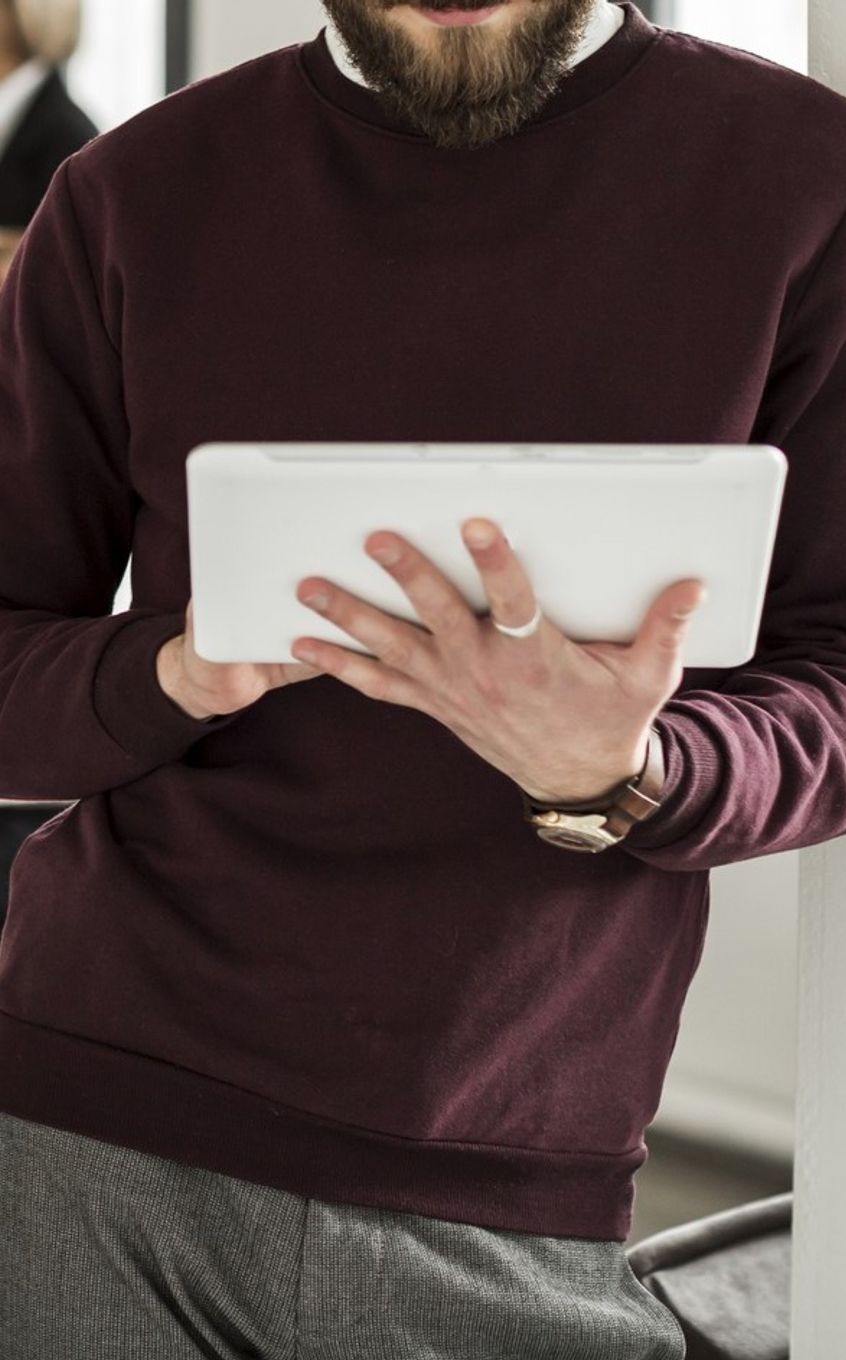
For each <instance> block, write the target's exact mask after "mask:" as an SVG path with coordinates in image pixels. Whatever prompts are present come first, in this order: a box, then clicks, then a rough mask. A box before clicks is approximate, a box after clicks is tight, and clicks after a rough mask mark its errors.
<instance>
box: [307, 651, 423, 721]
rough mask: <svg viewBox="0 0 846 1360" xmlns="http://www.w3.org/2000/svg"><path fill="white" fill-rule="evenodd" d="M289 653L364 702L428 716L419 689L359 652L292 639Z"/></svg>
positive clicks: (406, 678) (411, 682) (404, 677)
mask: <svg viewBox="0 0 846 1360" xmlns="http://www.w3.org/2000/svg"><path fill="white" fill-rule="evenodd" d="M291 651H292V653H293V655H294V656H295V657H296V658H297V660H298V661H304V662H306V663H307V664H309V665H314V666H318V667H319V668H320V671H321V672H322V674H324V675H331V676H333V677H334V678H335V679H336V680H340V681H341V682H342V683H343V684H345V685H349V686H350V688H351V689H356V690H358V692H359V694H363V695H364V696H365V698H367V699H379V700H381V701H382V702H383V703H389V704H399V705H401V706H402V707H404V708H416V709H418V710H419V711H420V712H421V713H428V709H427V708H426V706H425V702H424V697H423V691H422V690H421V688H420V687H419V686H418V685H416V684H414V682H413V681H411V680H409V679H408V677H407V676H404V675H400V674H399V673H398V672H397V671H393V670H391V669H390V667H388V666H384V665H382V663H381V662H380V661H372V660H370V658H369V657H364V656H361V654H360V653H359V652H350V651H347V649H346V648H345V647H336V646H335V645H334V643H331V642H322V641H318V639H316V638H296V639H295V641H294V643H293V645H292V647H291Z"/></svg>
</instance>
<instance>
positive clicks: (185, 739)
mask: <svg viewBox="0 0 846 1360" xmlns="http://www.w3.org/2000/svg"><path fill="white" fill-rule="evenodd" d="M184 631H185V615H184V614H156V615H153V616H149V615H147V616H145V615H142V616H140V617H139V616H137V615H136V616H134V617H132V618H130V620H129V621H128V622H127V623H125V624H124V626H123V627H122V628H119V629H118V630H117V632H115V633H114V634H113V636H112V637H111V639H110V640H109V642H108V643H107V644H106V647H105V649H104V651H103V652H102V654H101V657H100V661H99V663H98V666H97V670H96V672H95V675H94V694H93V702H94V711H95V713H96V714H97V717H98V718H99V720H100V722H101V724H102V726H103V727H104V728H105V730H106V731H107V732H108V734H109V736H110V737H111V738H112V739H113V741H116V742H117V744H118V746H120V747H121V748H122V749H123V750H124V751H126V753H127V754H128V755H129V756H131V757H133V758H134V759H136V760H139V761H142V762H145V763H147V762H149V763H151V764H155V763H161V764H165V763H167V762H168V761H170V760H177V759H178V758H179V757H180V756H181V755H183V754H184V753H185V751H187V750H188V749H189V748H190V747H191V746H193V745H194V743H195V742H197V741H199V740H200V739H201V738H202V737H204V736H207V735H208V734H209V733H210V732H216V731H218V730H219V728H221V727H226V726H228V725H229V723H231V722H234V721H235V719H236V718H238V717H239V716H240V714H239V713H230V714H225V715H224V716H222V717H219V718H211V719H209V720H208V721H207V722H206V721H203V720H202V719H200V718H191V717H189V715H188V714H187V713H183V711H182V709H181V708H179V707H178V706H177V705H176V704H175V703H173V702H172V701H171V700H170V699H169V698H168V696H167V695H166V694H165V692H164V690H163V689H162V687H161V685H160V684H159V680H158V675H157V674H156V659H157V657H158V654H159V651H160V650H161V648H162V647H163V646H164V644H165V643H166V642H167V641H168V640H169V639H170V638H173V637H178V636H179V635H180V633H183V632H184Z"/></svg>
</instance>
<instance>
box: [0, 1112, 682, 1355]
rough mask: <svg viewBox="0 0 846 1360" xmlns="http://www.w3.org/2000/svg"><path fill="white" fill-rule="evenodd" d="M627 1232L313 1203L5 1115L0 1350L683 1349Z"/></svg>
mask: <svg viewBox="0 0 846 1360" xmlns="http://www.w3.org/2000/svg"><path fill="white" fill-rule="evenodd" d="M684 1355H685V1343H684V1338H683V1336H682V1333H681V1329H680V1328H679V1325H678V1323H677V1322H676V1320H675V1318H674V1317H673V1315H672V1314H671V1313H670V1312H669V1311H668V1310H667V1309H666V1308H665V1307H664V1306H663V1305H662V1304H660V1303H659V1302H658V1301H657V1300H656V1299H655V1298H654V1297H653V1295H652V1294H650V1293H649V1292H648V1291H647V1290H646V1289H644V1288H643V1287H642V1286H641V1285H640V1284H639V1283H638V1281H637V1279H636V1277H635V1276H634V1274H633V1273H632V1271H631V1269H630V1267H629V1265H628V1263H627V1260H626V1255H625V1251H624V1248H623V1246H622V1244H621V1243H617V1242H594V1241H586V1240H582V1239H577V1238H555V1237H539V1236H536V1235H533V1234H528V1233H513V1232H493V1231H490V1230H488V1229H486V1228H480V1227H475V1226H472V1225H469V1224H464V1223H450V1222H445V1221H443V1220H441V1219H435V1218H424V1217H422V1216H418V1215H414V1214H400V1213H394V1212H392V1211H389V1210H386V1209H371V1208H361V1207H359V1206H356V1205H346V1204H326V1203H323V1202H321V1201H319V1200H314V1199H302V1198H300V1197H299V1196H297V1195H291V1194H288V1193H287V1192H284V1191H279V1190H274V1189H272V1188H269V1187H267V1186H261V1185H253V1184H252V1183H250V1182H247V1181H241V1180H235V1179H232V1178H230V1177H227V1176H220V1175H216V1174H214V1173H213V1172H210V1171H204V1170H202V1169H199V1168H196V1167H189V1166H183V1165H181V1164H177V1163H176V1162H171V1161H167V1160H164V1159H162V1158H159V1157H151V1156H147V1155H145V1154H143V1153H140V1152H135V1151H132V1150H130V1149H127V1148H121V1147H114V1146H112V1145H111V1144H107V1143H101V1142H99V1141H97V1140H95V1139H91V1138H83V1137H80V1136H79V1135H77V1134H73V1133H66V1132H63V1131H61V1130H58V1129H53V1128H48V1127H46V1126H44V1125H40V1124H33V1123H29V1122H25V1121H23V1120H20V1119H16V1118H13V1117H11V1116H9V1115H5V1114H0V1360H197V1357H200V1356H204V1357H209V1358H210V1360H235V1358H236V1357H244V1356H252V1357H261V1360H447V1357H449V1360H683V1357H684Z"/></svg>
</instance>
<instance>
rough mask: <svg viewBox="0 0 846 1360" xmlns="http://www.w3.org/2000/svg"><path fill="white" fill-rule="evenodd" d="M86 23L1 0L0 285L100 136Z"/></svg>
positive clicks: (24, 0) (68, 13)
mask: <svg viewBox="0 0 846 1360" xmlns="http://www.w3.org/2000/svg"><path fill="white" fill-rule="evenodd" d="M80 23H81V10H80V0H0V286H2V284H3V282H4V280H5V278H6V274H7V273H8V271H9V265H10V264H11V261H12V257H13V255H14V253H15V250H16V249H17V246H18V243H19V241H20V238H21V235H22V233H23V230H24V228H25V227H26V225H27V224H28V222H30V221H31V219H32V217H33V215H34V214H35V210H36V208H37V207H38V205H39V203H40V202H41V199H42V198H43V197H44V194H45V193H46V191H47V187H48V185H49V183H50V180H51V179H52V177H53V174H54V173H55V171H56V170H57V169H58V167H59V166H60V165H61V163H62V161H63V160H65V158H66V157H67V156H70V155H72V154H73V152H74V151H78V150H79V148H80V147H82V146H84V145H85V143H86V142H88V141H90V139H91V138H92V137H95V136H96V135H97V129H96V127H95V126H94V124H93V123H92V122H91V119H90V118H89V117H88V116H87V115H86V114H85V113H83V111H82V109H80V108H78V106H77V105H76V104H75V103H74V102H73V100H72V99H71V98H70V96H69V95H68V92H67V90H66V89H65V86H64V82H63V80H62V77H61V75H60V73H59V67H60V66H61V65H62V63H64V62H66V61H67V60H68V58H69V57H71V56H72V55H73V53H74V52H75V51H76V48H77V47H78V45H79V35H80ZM0 853H1V852H0ZM0 877H2V876H0ZM1 895H2V882H0V896H1Z"/></svg>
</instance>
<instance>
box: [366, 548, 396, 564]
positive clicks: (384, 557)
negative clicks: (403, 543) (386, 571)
mask: <svg viewBox="0 0 846 1360" xmlns="http://www.w3.org/2000/svg"><path fill="white" fill-rule="evenodd" d="M371 556H372V557H375V558H376V561H377V562H381V563H382V566H383V567H394V566H396V564H397V562H398V561H399V560H400V558H401V557H402V553H401V552H400V550H399V548H390V547H388V546H387V544H386V545H385V547H384V548H373V549H371Z"/></svg>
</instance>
